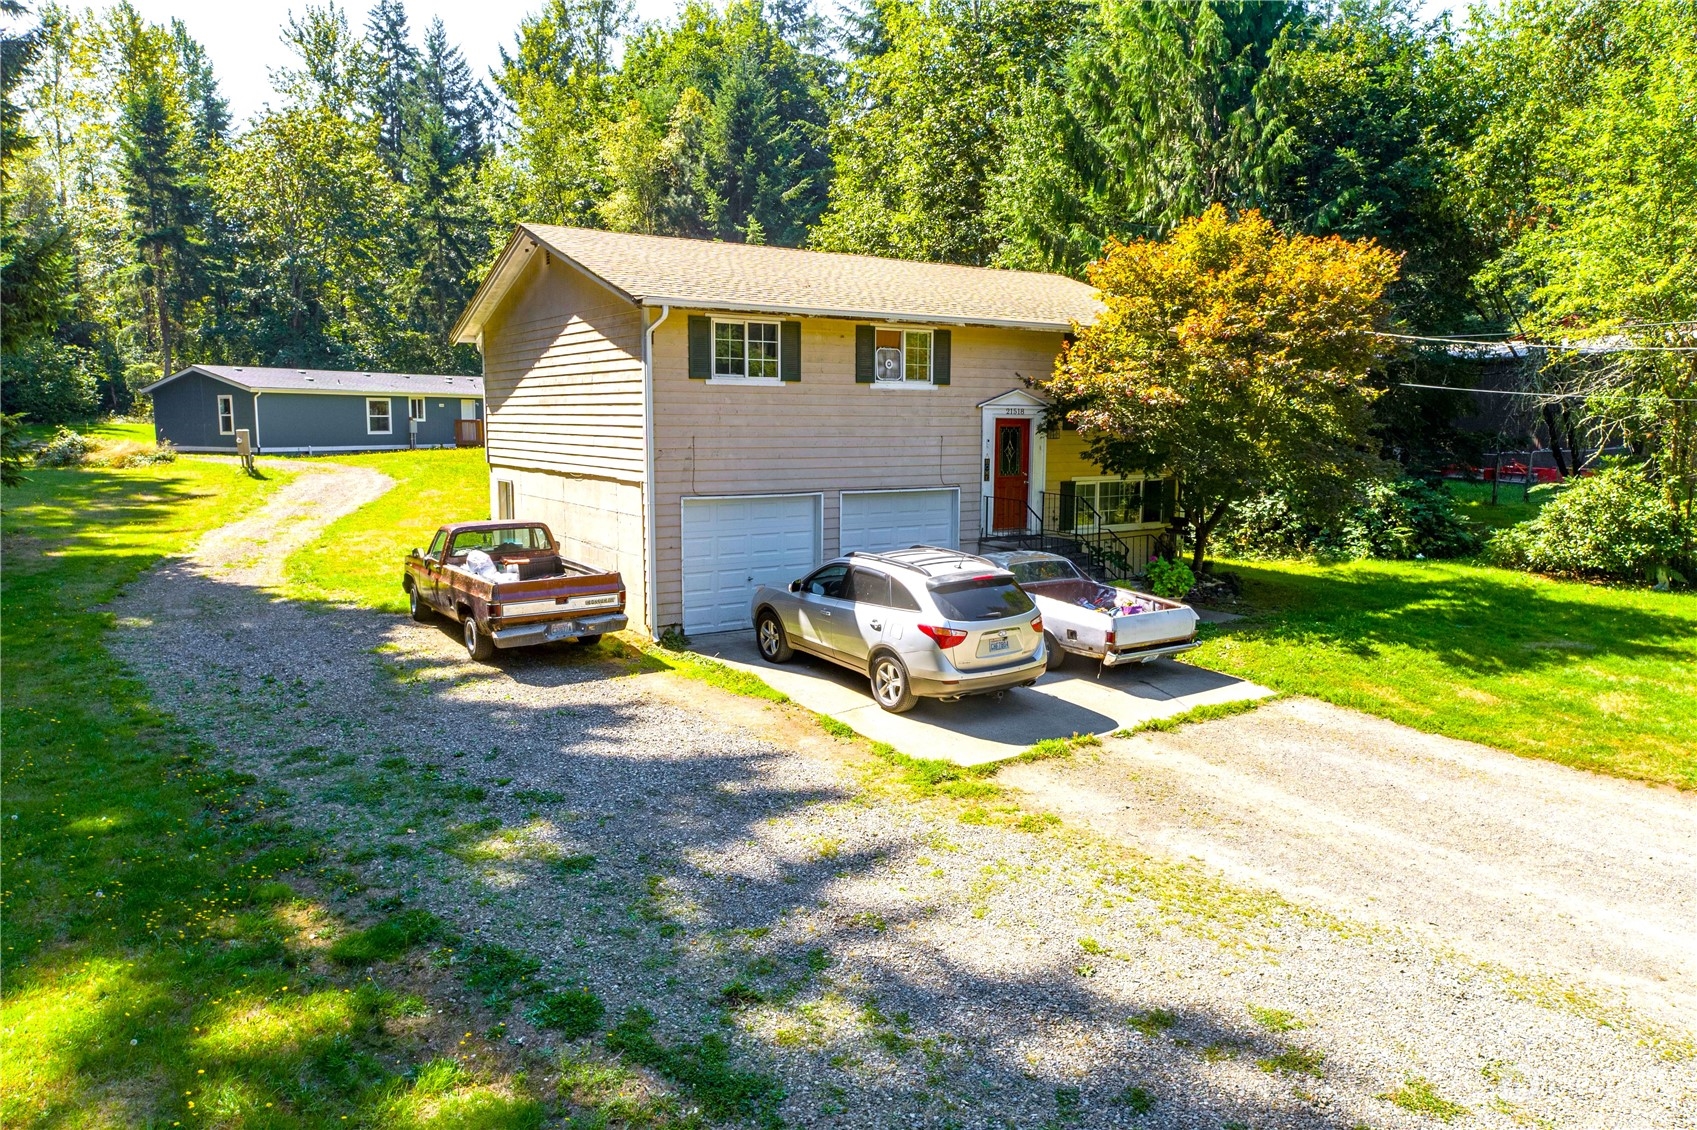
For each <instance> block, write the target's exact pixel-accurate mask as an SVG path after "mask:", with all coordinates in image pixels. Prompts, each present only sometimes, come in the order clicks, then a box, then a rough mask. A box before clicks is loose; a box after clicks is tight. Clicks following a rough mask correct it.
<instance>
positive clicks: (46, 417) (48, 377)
mask: <svg viewBox="0 0 1697 1130" xmlns="http://www.w3.org/2000/svg"><path fill="white" fill-rule="evenodd" d="M99 368H100V365H99V361H98V359H97V358H96V357H95V355H94V353H93V352H92V351H91V350H87V349H84V348H82V347H81V346H78V345H62V344H60V343H58V342H53V341H36V342H30V343H29V344H27V345H25V346H23V347H21V348H19V349H17V350H15V351H13V352H11V353H8V354H6V356H5V359H4V361H3V362H0V369H3V370H4V372H5V379H4V385H3V392H0V396H3V398H4V399H5V402H6V411H7V412H15V413H20V414H22V415H23V416H25V417H27V418H28V419H29V420H31V421H32V422H34V423H37V424H67V423H70V422H71V421H73V420H86V419H88V418H90V417H91V416H93V415H94V409H95V402H96V395H95V394H96V388H97V381H96V374H97V373H98V372H99Z"/></svg>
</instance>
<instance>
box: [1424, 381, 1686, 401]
mask: <svg viewBox="0 0 1697 1130" xmlns="http://www.w3.org/2000/svg"><path fill="white" fill-rule="evenodd" d="M1397 387H1398V388H1433V389H1438V390H1440V391H1442V392H1483V393H1488V394H1490V395H1491V396H1536V397H1542V398H1544V399H1546V400H1551V399H1555V400H1567V399H1572V398H1574V397H1589V396H1607V397H1613V396H1614V394H1612V393H1590V392H1525V391H1522V390H1520V389H1514V388H1457V387H1456V386H1455V385H1422V384H1415V383H1414V382H1413V381H1398V382H1397ZM1624 399H1627V400H1666V401H1667V402H1668V403H1669V404H1697V397H1694V396H1668V397H1661V396H1644V395H1642V394H1640V395H1637V396H1628V397H1625V398H1624Z"/></svg>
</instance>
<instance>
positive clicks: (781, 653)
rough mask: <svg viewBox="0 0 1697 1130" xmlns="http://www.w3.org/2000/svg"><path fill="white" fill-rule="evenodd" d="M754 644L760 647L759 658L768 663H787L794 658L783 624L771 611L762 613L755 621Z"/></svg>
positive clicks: (793, 651)
mask: <svg viewBox="0 0 1697 1130" xmlns="http://www.w3.org/2000/svg"><path fill="white" fill-rule="evenodd" d="M754 642H755V643H756V644H758V645H759V647H760V658H762V659H764V660H765V661H766V662H768V663H788V662H789V661H790V660H791V659H793V658H795V650H794V649H793V648H791V647H790V641H789V639H788V638H787V637H786V636H785V635H784V622H783V621H782V620H780V619H778V614H777V613H776V612H773V611H771V610H767V611H765V612H762V613H761V614H760V619H759V620H758V621H756V623H755V625H754Z"/></svg>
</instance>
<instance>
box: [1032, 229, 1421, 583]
mask: <svg viewBox="0 0 1697 1130" xmlns="http://www.w3.org/2000/svg"><path fill="white" fill-rule="evenodd" d="M1397 267H1398V258H1397V256H1396V255H1395V254H1394V253H1392V252H1390V251H1388V250H1386V249H1385V248H1383V247H1381V246H1379V245H1378V244H1377V243H1375V242H1373V241H1372V240H1347V239H1341V238H1337V237H1332V238H1327V239H1319V238H1315V237H1312V236H1302V235H1285V234H1283V233H1281V232H1280V231H1279V230H1278V229H1277V228H1275V227H1274V226H1273V225H1272V224H1271V223H1270V222H1268V221H1267V220H1266V219H1265V218H1264V217H1263V216H1262V215H1261V214H1260V213H1259V212H1253V211H1251V212H1246V213H1244V214H1242V215H1241V216H1239V217H1236V218H1233V217H1231V216H1230V215H1228V214H1227V212H1226V210H1225V208H1223V207H1221V206H1219V205H1215V206H1213V207H1211V208H1209V209H1208V210H1207V211H1206V212H1204V213H1203V214H1202V215H1201V216H1198V217H1197V218H1195V219H1193V220H1190V221H1187V222H1186V223H1184V224H1182V225H1180V226H1179V227H1178V228H1177V229H1176V230H1174V231H1173V233H1172V234H1171V236H1169V237H1168V238H1167V239H1164V240H1159V241H1156V240H1138V241H1136V242H1133V243H1110V244H1109V246H1108V249H1107V252H1106V253H1105V254H1104V255H1103V256H1102V258H1101V259H1100V260H1098V261H1097V262H1096V263H1095V264H1093V265H1092V266H1091V268H1090V270H1089V279H1090V281H1091V282H1092V283H1093V284H1094V285H1095V286H1096V287H1098V288H1099V289H1100V290H1101V293H1102V301H1103V302H1104V303H1105V304H1106V307H1107V309H1106V310H1105V311H1104V312H1103V313H1102V315H1101V316H1100V317H1098V318H1097V319H1096V321H1095V322H1094V323H1093V324H1091V325H1089V326H1085V327H1081V328H1080V329H1079V330H1078V334H1077V339H1076V341H1075V342H1074V343H1073V344H1072V345H1071V347H1069V348H1068V349H1067V350H1065V351H1064V352H1063V353H1062V354H1061V356H1060V359H1059V360H1058V361H1057V362H1056V367H1055V372H1054V375H1053V376H1052V377H1051V378H1050V380H1049V381H1048V382H1047V383H1046V385H1045V389H1046V391H1047V392H1048V393H1049V395H1050V396H1051V397H1052V398H1053V400H1054V402H1055V405H1056V410H1055V412H1053V413H1052V419H1054V420H1056V421H1059V422H1064V423H1065V424H1066V425H1068V426H1071V427H1076V428H1077V429H1078V430H1079V431H1080V432H1081V433H1082V434H1083V436H1084V437H1085V439H1086V440H1087V441H1088V442H1089V446H1090V454H1091V457H1092V458H1093V459H1095V460H1096V461H1097V462H1098V463H1100V464H1101V465H1102V467H1103V468H1105V469H1106V470H1108V471H1110V472H1113V473H1116V474H1130V473H1135V472H1148V473H1169V472H1170V473H1172V474H1175V475H1176V476H1177V477H1178V479H1179V482H1180V488H1179V506H1180V516H1181V524H1182V527H1183V529H1184V532H1185V533H1186V534H1187V535H1188V537H1189V540H1190V549H1191V558H1192V568H1195V569H1200V568H1201V567H1202V560H1203V554H1204V553H1205V552H1206V549H1207V544H1208V535H1209V534H1210V533H1211V532H1212V531H1213V530H1214V528H1215V527H1216V526H1218V525H1219V523H1220V520H1221V519H1222V518H1224V517H1225V516H1226V514H1227V513H1228V512H1229V511H1230V509H1231V506H1232V504H1233V503H1234V502H1236V501H1238V500H1240V499H1244V498H1247V497H1249V496H1251V495H1254V494H1256V493H1258V492H1261V491H1264V490H1281V491H1284V492H1286V493H1287V494H1288V495H1289V496H1291V497H1293V498H1295V499H1300V500H1302V501H1303V502H1304V503H1305V504H1307V505H1308V506H1309V507H1313V508H1320V509H1324V508H1327V507H1328V506H1339V507H1341V506H1343V505H1346V504H1347V503H1348V502H1349V501H1351V500H1352V498H1353V497H1354V493H1355V492H1354V487H1355V485H1356V484H1358V483H1360V482H1361V481H1362V480H1364V479H1369V478H1373V477H1376V476H1377V475H1378V474H1379V473H1380V471H1381V467H1382V463H1381V461H1380V460H1379V458H1378V456H1377V455H1376V454H1375V450H1374V449H1375V445H1374V444H1373V442H1372V439H1371V437H1370V435H1369V433H1368V429H1369V427H1370V426H1371V424H1372V403H1373V399H1374V397H1375V396H1376V395H1377V390H1376V389H1375V388H1374V387H1373V385H1372V383H1371V382H1370V380H1369V373H1370V372H1371V370H1372V369H1373V367H1374V366H1375V365H1376V364H1377V363H1378V362H1379V360H1380V359H1381V358H1382V357H1383V356H1384V354H1385V353H1386V352H1387V346H1388V343H1387V342H1386V340H1385V339H1384V338H1381V337H1378V336H1375V332H1374V331H1375V330H1376V329H1377V328H1378V327H1379V326H1380V325H1382V324H1383V322H1384V320H1385V319H1386V317H1387V316H1388V308H1387V306H1386V304H1385V301H1384V293H1385V288H1386V287H1387V286H1389V285H1390V283H1391V282H1392V280H1394V279H1395V278H1396V274H1397Z"/></svg>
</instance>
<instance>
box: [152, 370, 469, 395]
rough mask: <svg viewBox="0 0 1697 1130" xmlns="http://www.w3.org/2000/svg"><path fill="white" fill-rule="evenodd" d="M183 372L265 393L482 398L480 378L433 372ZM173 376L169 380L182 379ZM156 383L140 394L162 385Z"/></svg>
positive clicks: (162, 382) (179, 374)
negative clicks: (357, 393) (405, 394)
mask: <svg viewBox="0 0 1697 1130" xmlns="http://www.w3.org/2000/svg"><path fill="white" fill-rule="evenodd" d="M183 372H184V373H189V372H195V373H206V374H208V375H210V376H214V377H217V378H218V379H219V380H224V381H229V382H230V383H231V384H234V385H240V386H241V387H242V388H245V389H249V390H252V389H262V390H265V391H267V392H272V391H275V392H367V393H385V392H387V393H395V394H401V393H407V394H410V395H412V396H461V397H465V396H476V397H481V396H482V395H483V378H482V377H464V376H451V377H450V376H441V375H439V374H436V373H377V372H360V371H344V370H341V369H274V368H265V367H261V366H255V365H191V366H189V367H188V368H187V369H184V370H183ZM182 375H183V374H182V373H176V374H173V376H172V377H171V378H167V379H175V377H180V376H182ZM164 383H165V382H164V381H157V382H155V383H154V384H151V385H148V386H147V388H145V389H143V390H142V391H143V392H147V391H150V390H152V389H154V388H157V387H158V386H159V385H162V384H164Z"/></svg>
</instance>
